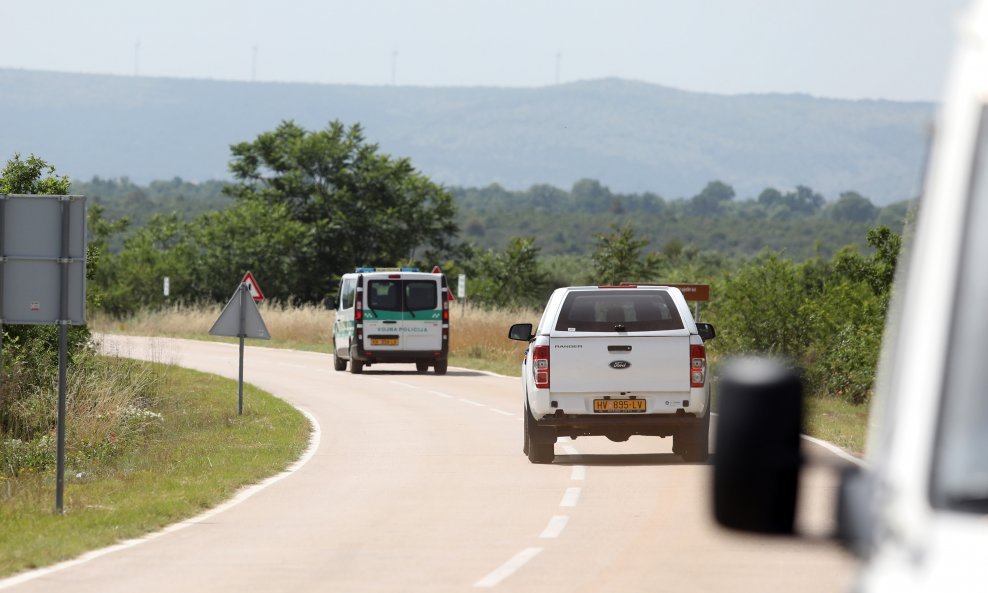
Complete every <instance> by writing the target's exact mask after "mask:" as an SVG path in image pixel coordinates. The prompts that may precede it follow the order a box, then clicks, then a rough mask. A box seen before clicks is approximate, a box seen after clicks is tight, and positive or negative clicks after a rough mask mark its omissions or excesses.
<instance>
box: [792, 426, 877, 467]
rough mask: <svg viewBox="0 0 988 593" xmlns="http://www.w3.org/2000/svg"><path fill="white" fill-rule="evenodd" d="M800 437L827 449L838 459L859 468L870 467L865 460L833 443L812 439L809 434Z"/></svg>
mask: <svg viewBox="0 0 988 593" xmlns="http://www.w3.org/2000/svg"><path fill="white" fill-rule="evenodd" d="M799 436H801V437H803V438H804V439H806V440H807V441H809V442H811V443H813V444H814V445H818V446H820V447H823V448H824V449H826V450H827V451H830V452H831V453H833V454H834V455H836V456H837V457H840V458H841V459H843V460H844V461H850V462H851V463H853V464H854V465H856V466H858V467H868V464H867V463H866V462H865V461H864V460H863V459H858V458H857V457H855V456H854V455H851V454H850V453H848V452H847V451H845V450H844V449H841V448H840V447H838V446H837V445H835V444H833V443H829V442H827V441H824V440H822V439H818V438H816V437H811V436H810V435H807V434H801V435H799Z"/></svg>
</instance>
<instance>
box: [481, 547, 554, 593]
mask: <svg viewBox="0 0 988 593" xmlns="http://www.w3.org/2000/svg"><path fill="white" fill-rule="evenodd" d="M540 552H542V548H525V549H524V550H522V551H521V552H518V553H517V554H515V555H514V556H513V557H512V558H511V560H508V561H507V562H505V563H504V564H502V565H501V566H500V567H498V568H496V569H494V571H493V572H491V573H490V574H489V575H487V576H485V577H484V578H482V579H480V580H479V581H477V582H476V583H474V584H473V586H474V587H478V588H483V589H490V588H493V587H496V586H497V584H498V583H500V582H501V581H503V580H504V579H506V578H508V577H510V576H511V575H513V574H515V573H516V572H518V569H520V568H521V567H523V566H525V565H526V564H527V563H528V561H529V560H531V559H532V558H535V557H536V556H538V555H539V553H540Z"/></svg>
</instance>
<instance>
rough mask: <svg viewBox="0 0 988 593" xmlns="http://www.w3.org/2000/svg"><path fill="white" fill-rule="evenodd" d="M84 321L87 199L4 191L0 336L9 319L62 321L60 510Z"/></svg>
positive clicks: (58, 510) (58, 440)
mask: <svg viewBox="0 0 988 593" xmlns="http://www.w3.org/2000/svg"><path fill="white" fill-rule="evenodd" d="M85 323H86V198H85V197H83V196H77V195H65V196H58V195H33V194H0V336H2V333H3V332H2V329H3V325H4V324H7V325H50V324H56V325H58V404H57V419H56V427H55V435H56V436H55V439H56V441H55V512H56V513H57V514H62V511H63V500H64V491H65V422H66V418H65V416H66V400H67V391H68V387H67V385H68V376H67V375H68V350H69V348H68V341H69V339H68V335H69V334H68V332H69V326H70V325H84V324H85ZM0 339H2V338H0ZM0 347H2V341H0ZM0 369H2V367H0Z"/></svg>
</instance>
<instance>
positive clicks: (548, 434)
mask: <svg viewBox="0 0 988 593" xmlns="http://www.w3.org/2000/svg"><path fill="white" fill-rule="evenodd" d="M525 444H526V445H527V447H526V448H525V453H527V454H528V460H529V461H531V462H532V463H552V460H553V459H555V457H556V453H555V450H554V446H555V444H556V434H555V431H554V430H553V429H551V428H544V427H541V426H539V425H538V424H536V423H535V418H534V417H533V416H532V413H531V412H530V411H529V410H528V406H527V405H526V406H525Z"/></svg>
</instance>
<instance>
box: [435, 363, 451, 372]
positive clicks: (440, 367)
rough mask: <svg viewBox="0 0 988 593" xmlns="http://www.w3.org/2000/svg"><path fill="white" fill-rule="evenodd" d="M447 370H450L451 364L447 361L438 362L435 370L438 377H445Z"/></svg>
mask: <svg viewBox="0 0 988 593" xmlns="http://www.w3.org/2000/svg"><path fill="white" fill-rule="evenodd" d="M447 368H449V362H447V361H445V360H437V361H436V366H435V369H436V374H437V375H445V374H446V369H447Z"/></svg>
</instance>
